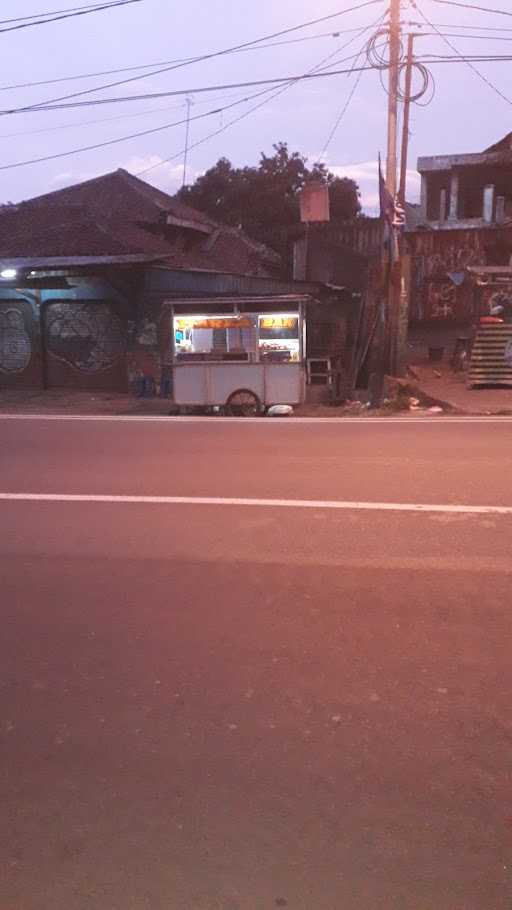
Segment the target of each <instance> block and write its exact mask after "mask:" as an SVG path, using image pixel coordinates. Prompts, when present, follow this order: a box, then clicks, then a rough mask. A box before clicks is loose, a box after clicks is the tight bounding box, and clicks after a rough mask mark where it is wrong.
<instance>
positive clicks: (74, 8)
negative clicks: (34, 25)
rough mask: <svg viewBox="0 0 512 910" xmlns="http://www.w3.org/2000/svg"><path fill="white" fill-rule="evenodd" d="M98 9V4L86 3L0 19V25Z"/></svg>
mask: <svg viewBox="0 0 512 910" xmlns="http://www.w3.org/2000/svg"><path fill="white" fill-rule="evenodd" d="M101 5H102V6H104V5H105V3H104V2H103V3H102V4H101ZM97 7H98V3H86V4H85V5H83V6H72V7H69V8H68V9H52V10H48V11H47V12H46V13H32V14H31V15H30V16H17V17H16V18H15V19H0V25H7V24H8V23H11V22H26V21H27V20H28V19H39V18H46V17H47V16H58V15H59V14H60V13H75V12H80V11H81V10H84V9H95V8H97Z"/></svg>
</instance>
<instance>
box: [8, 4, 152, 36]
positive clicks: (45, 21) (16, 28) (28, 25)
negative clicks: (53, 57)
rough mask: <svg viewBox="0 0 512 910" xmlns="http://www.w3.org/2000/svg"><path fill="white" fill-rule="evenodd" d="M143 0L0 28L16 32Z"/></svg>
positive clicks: (106, 5)
mask: <svg viewBox="0 0 512 910" xmlns="http://www.w3.org/2000/svg"><path fill="white" fill-rule="evenodd" d="M142 2H143V0H115V2H112V3H105V4H103V6H93V7H90V8H88V9H82V10H81V11H78V12H69V13H62V14H61V15H59V16H52V17H51V18H50V19H34V20H33V21H32V22H19V23H18V25H10V26H9V27H8V28H0V35H2V34H5V33H6V32H16V31H19V29H22V28H31V26H33V25H48V23H50V22H60V21H61V20H62V19H74V18H75V17H76V16H88V15H89V14H90V13H101V12H104V11H105V10H109V9H115V8H116V7H121V6H128V5H129V4H131V3H142Z"/></svg>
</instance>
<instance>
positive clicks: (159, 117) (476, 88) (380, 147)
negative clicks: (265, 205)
mask: <svg viewBox="0 0 512 910" xmlns="http://www.w3.org/2000/svg"><path fill="white" fill-rule="evenodd" d="M86 2H91V3H96V2H98V3H99V0H74V2H71V0H7V2H5V3H3V4H2V13H3V16H2V19H8V18H14V17H19V16H22V15H23V16H29V15H32V14H40V13H44V12H47V11H50V10H52V11H53V10H62V9H66V8H69V7H77V6H80V5H85V3H86ZM360 2H362V0H315V2H314V3H313V2H312V0H293V3H292V2H291V0H282V2H280V3H276V2H275V0H259V2H257V3H254V0H237V2H229V0H207V2H205V0H186V2H185V3H184V2H181V3H175V2H173V0H140V2H137V3H133V4H131V5H128V6H126V7H122V8H117V9H112V10H109V11H98V12H95V13H94V14H91V15H87V16H79V17H76V18H70V19H67V20H64V21H59V22H53V23H50V24H45V25H39V26H34V27H30V28H23V29H19V30H17V31H8V32H3V33H2V32H0V42H3V43H2V44H0V47H1V49H2V53H1V55H0V57H1V61H2V65H1V73H2V82H1V83H0V98H1V99H2V102H3V103H2V104H1V110H2V111H4V113H3V114H2V116H3V122H1V123H0V203H4V202H18V201H20V200H22V199H27V198H30V197H32V196H35V195H38V194H41V193H46V192H50V191H51V190H56V189H60V188H61V187H64V186H67V185H70V184H72V183H75V182H78V181H80V180H86V179H89V178H91V177H95V176H97V175H99V174H102V173H106V172H108V171H112V170H115V169H116V168H118V167H124V168H126V169H128V170H129V171H130V172H132V173H135V174H137V173H140V172H142V171H144V170H145V169H146V168H148V167H152V166H153V165H158V166H157V167H154V168H153V169H152V170H151V171H149V172H148V173H147V174H143V175H142V176H143V179H145V180H148V181H149V182H151V183H154V184H155V185H156V186H159V187H160V188H161V189H164V190H166V191H167V192H171V193H173V192H175V191H176V190H177V189H178V188H179V186H180V185H181V183H182V180H183V149H184V144H185V125H184V123H180V125H177V126H171V127H167V128H165V129H161V130H159V131H158V132H154V133H151V134H149V135H146V136H139V137H137V138H133V139H129V140H127V141H123V142H119V143H115V144H112V145H109V146H107V147H105V148H102V149H96V150H90V151H84V152H81V153H79V154H73V155H67V156H65V157H61V158H56V159H54V160H51V161H46V162H39V163H35V164H30V165H25V166H22V167H16V168H9V169H4V170H2V167H5V166H6V165H12V164H16V163H18V162H22V161H25V160H27V159H33V158H40V157H44V156H50V155H58V154H61V153H66V152H68V151H70V150H73V149H76V148H79V147H82V146H89V145H94V144H96V143H101V142H108V141H110V140H113V139H118V138H119V137H121V136H126V135H128V134H132V133H135V132H140V131H143V130H150V129H154V128H159V127H162V126H163V125H164V124H169V123H171V124H172V123H174V122H175V121H183V120H184V119H185V117H186V105H185V97H184V96H179V97H168V98H160V99H153V100H144V101H137V102H135V101H130V102H123V103H117V104H115V103H109V104H101V105H96V106H90V107H83V108H78V109H74V110H73V109H71V110H69V109H63V110H62V109H60V110H55V111H37V112H33V111H32V112H25V113H16V114H13V113H5V111H10V110H12V109H13V108H16V107H23V106H27V105H33V104H36V103H37V104H40V103H42V102H44V101H47V100H50V99H54V98H60V97H61V96H63V95H67V94H69V93H72V92H79V91H84V90H90V89H91V88H94V87H99V86H102V85H104V84H105V83H109V82H112V81H116V80H119V79H123V78H129V77H132V76H137V75H140V74H141V73H142V72H144V73H151V72H152V71H151V69H147V70H137V71H136V72H128V73H123V74H117V75H109V76H96V77H90V76H88V78H84V79H79V80H72V81H66V82H61V83H55V84H49V85H43V86H41V85H39V86H34V87H29V86H26V85H25V86H24V87H14V88H13V87H12V86H21V84H25V83H28V82H41V81H44V80H52V79H62V78H63V77H72V76H81V75H83V74H90V73H95V72H98V71H105V70H112V69H116V68H120V67H130V66H138V65H143V64H152V63H160V62H164V61H165V62H167V61H172V60H176V59H182V58H186V57H191V56H194V57H195V56H200V55H204V54H208V53H212V52H214V51H220V50H223V49H226V48H229V47H232V46H234V45H238V44H241V43H244V42H249V41H253V40H254V39H256V38H260V37H263V36H266V35H270V34H273V33H275V32H277V31H280V30H282V29H286V28H290V27H292V26H296V25H299V24H301V23H303V22H305V21H307V20H311V19H316V18H319V17H321V16H328V15H329V14H331V13H334V12H338V11H343V10H348V8H349V7H353V6H355V5H358V4H359V3H360ZM472 2H474V3H476V4H478V3H479V0H472ZM481 2H482V5H483V6H487V5H488V6H490V7H492V8H493V9H500V10H503V11H505V12H510V11H511V10H510V5H509V0H492V2H490V0H489V3H487V2H486V0H481ZM417 5H418V7H419V9H420V10H421V11H422V12H423V14H424V16H425V17H426V18H427V19H428V20H429V21H430V22H432V23H435V24H436V26H439V25H441V24H443V25H444V24H446V25H448V26H450V28H448V29H445V31H449V32H451V33H453V34H457V35H467V34H468V31H469V30H468V29H463V28H461V26H468V25H470V26H474V27H475V29H476V30H478V29H479V28H480V29H482V27H485V28H486V29H490V28H496V29H497V30H496V31H492V32H491V31H489V32H487V33H486V35H487V37H486V39H485V40H476V39H474V38H468V37H452V38H449V40H450V41H451V42H452V44H453V45H454V46H455V47H456V49H457V50H458V51H460V52H461V53H466V54H468V53H469V54H475V53H478V54H498V55H500V54H501V55H506V54H508V53H509V48H510V51H512V17H511V18H509V17H506V16H501V15H498V14H492V15H491V14H489V13H481V12H476V11H473V10H471V9H462V8H461V7H460V6H459V7H457V6H450V5H446V4H444V3H441V2H439V0H417ZM402 6H403V13H402V19H403V20H404V22H411V21H414V22H418V21H422V20H421V19H420V16H419V14H418V12H416V11H415V10H414V9H413V8H412V6H411V4H410V0H403V3H402ZM468 6H469V4H468ZM386 7H387V2H384V0H381V2H376V3H374V4H373V5H370V6H367V7H366V8H364V9H360V10H352V11H348V12H345V13H344V14H343V15H340V16H337V17H336V18H333V19H331V20H329V21H327V22H324V23H320V24H317V25H314V26H311V27H308V28H305V29H302V30H298V31H295V32H293V33H292V34H290V35H287V36H284V37H282V38H280V39H275V40H276V41H280V42H284V41H290V39H292V38H293V39H305V38H307V39H308V40H300V41H294V43H286V44H282V43H281V44H279V45H278V46H274V47H266V48H258V49H251V50H248V51H245V52H240V53H233V54H228V55H223V56H220V57H217V58H215V59H212V60H208V61H202V62H196V63H193V64H192V65H188V66H186V67H181V68H179V69H175V70H174V71H170V72H167V73H161V74H159V75H154V76H153V75H149V76H147V77H146V78H143V79H140V80H137V81H132V82H130V83H128V84H127V85H123V86H116V87H112V88H110V89H103V90H102V91H97V92H94V93H92V94H91V93H90V94H88V95H85V96H83V97H82V98H80V99H78V100H81V101H86V100H92V99H101V98H116V97H120V96H124V95H127V94H141V93H152V92H166V91H168V92H170V91H176V90H187V91H188V97H189V99H190V102H191V104H190V112H191V117H192V120H191V123H190V139H189V141H190V145H191V146H193V145H194V143H196V142H200V141H201V140H202V139H204V138H205V137H207V136H208V134H210V133H213V132H215V131H219V130H223V131H222V132H220V133H219V134H218V135H217V136H215V137H213V138H211V139H207V140H206V141H204V142H202V143H201V144H200V145H198V147H197V148H193V147H192V148H191V149H190V153H189V157H188V168H187V180H188V182H192V181H193V180H194V179H195V178H196V177H197V176H198V175H199V174H201V173H203V172H204V171H205V170H206V169H207V168H209V167H211V166H212V165H213V164H215V162H216V161H217V160H218V159H219V158H220V157H222V156H225V157H227V158H229V159H230V160H231V161H232V163H233V164H234V165H236V166H243V165H254V164H257V162H258V159H259V156H260V154H261V153H262V152H265V153H266V154H271V152H272V145H273V143H276V142H279V141H285V142H287V143H288V145H289V147H290V149H291V150H293V151H299V152H301V153H303V154H305V155H306V156H307V157H308V159H309V161H310V163H313V162H314V161H315V160H317V159H318V158H319V156H321V155H322V151H323V149H324V147H325V145H326V141H327V139H328V137H329V136H330V134H331V133H332V130H333V127H334V126H335V124H336V122H337V120H338V118H339V116H340V113H342V112H344V113H343V116H342V117H341V121H340V123H339V126H338V128H337V129H336V131H335V132H334V134H333V136H332V139H331V141H330V143H329V145H328V147H327V149H326V151H325V153H324V154H323V157H322V160H324V161H325V163H326V164H327V166H328V167H329V168H330V169H331V170H332V171H334V172H335V173H336V174H338V175H340V176H347V177H352V178H354V179H355V180H356V181H357V183H358V184H359V187H360V190H361V196H362V203H363V206H364V208H365V210H366V211H368V212H373V211H374V210H375V207H376V205H377V200H378V187H377V163H376V162H377V156H378V153H379V152H381V153H382V154H383V155H384V154H385V147H386V113H387V95H386V92H385V90H384V88H383V86H382V84H381V75H382V74H381V73H379V71H378V70H372V71H371V72H364V73H363V74H362V75H361V77H360V79H359V81H357V79H358V77H357V74H355V73H352V74H343V75H337V76H331V77H325V78H318V79H314V80H313V79H312V80H309V81H308V80H305V81H302V82H300V83H298V84H295V85H293V86H292V87H290V88H288V89H287V90H286V91H284V92H282V93H281V94H279V95H278V96H276V97H275V98H272V97H271V94H272V93H269V95H268V96H267V95H265V96H262V97H260V98H258V99H255V100H253V101H252V102H247V101H244V102H243V103H240V104H238V105H235V106H233V107H232V108H231V110H225V111H224V112H221V113H214V114H210V115H209V116H203V117H201V118H200V119H194V118H199V116H200V115H203V114H206V113H207V112H208V111H212V110H218V108H219V107H225V106H226V105H230V104H235V102H237V101H240V100H241V99H244V98H246V97H247V95H248V94H252V93H255V92H258V91H262V90H263V89H264V88H266V86H261V87H259V88H258V87H253V88H245V89H240V88H238V89H237V88H232V89H225V88H220V89H218V90H217V89H216V90H214V91H211V92H210V93H208V94H207V93H201V92H198V91H197V89H198V88H201V87H206V86H224V85H227V84H230V83H233V82H245V81H254V80H258V79H265V78H269V79H270V78H278V77H282V76H291V75H299V74H301V73H306V72H308V71H310V70H312V69H313V68H315V67H317V66H319V65H321V64H322V61H323V65H327V63H328V62H330V65H331V66H332V68H340V69H341V68H346V67H350V66H351V65H352V63H353V61H352V60H349V61H348V62H346V63H340V62H339V61H341V60H342V59H343V58H345V57H348V56H349V55H354V54H356V53H357V52H358V51H360V50H361V49H362V48H363V45H364V43H365V41H366V40H367V38H368V37H369V36H370V35H371V34H372V32H373V31H375V30H376V27H377V20H378V19H379V18H380V17H382V16H384V14H385V12H386ZM507 7H508V9H507ZM6 27H7V26H6V25H5V24H4V25H2V24H0V29H2V28H6ZM365 27H368V30H367V31H366V32H364V33H363V32H362V31H361V30H362V29H364V28H365ZM349 29H359V31H347V30H349ZM507 29H509V31H508V32H507ZM414 30H415V31H419V29H417V28H414ZM422 31H423V32H430V31H431V30H430V29H429V28H428V27H427V26H425V25H424V26H423V29H422ZM470 34H471V33H470ZM349 41H350V42H351V43H350V44H348V42H349ZM264 43H266V42H264ZM344 45H347V46H346V48H345V49H343V46H344ZM416 49H417V53H418V54H419V55H425V54H429V55H434V54H437V55H445V54H450V55H453V53H454V52H453V51H452V50H450V48H449V47H447V45H446V44H445V42H444V41H443V40H442V39H441V38H440V37H439V36H437V35H436V34H434V35H433V36H429V35H425V34H423V35H422V36H421V37H419V38H417V39H416ZM330 55H333V56H332V59H331V61H328V60H326V58H328V57H329V56H330ZM361 60H362V58H360V61H361ZM511 62H512V61H511ZM511 62H507V61H500V62H495V61H493V62H490V63H489V62H487V63H478V64H475V66H477V68H478V69H479V71H480V73H481V74H482V75H483V76H484V77H485V78H486V79H488V80H490V81H491V82H492V83H493V85H494V86H495V88H494V89H493V88H492V87H490V86H489V85H488V84H486V83H485V82H484V80H483V78H481V77H479V76H478V75H477V74H476V73H475V72H474V71H472V70H471V68H470V67H469V66H468V65H467V64H465V63H463V62H462V61H461V62H460V63H456V64H440V63H434V64H432V65H431V66H430V67H429V68H430V70H431V72H432V74H433V76H434V79H435V93H434V97H433V99H432V100H431V102H430V103H429V104H428V105H426V106H419V105H414V106H413V110H412V117H411V141H410V158H409V171H408V190H407V193H408V198H409V199H410V201H416V200H417V198H418V193H419V176H418V174H417V171H416V163H417V158H418V156H419V155H435V154H450V153H456V152H459V153H462V152H474V151H482V150H483V149H485V148H486V147H488V146H489V145H491V144H493V143H494V142H496V141H497V140H498V139H500V138H501V137H502V136H504V135H505V134H506V133H507V132H509V131H511V130H512V82H511V80H510V77H509V73H510V71H511V69H510V68H511ZM507 77H508V78H507ZM194 89H196V91H194ZM500 91H501V92H502V93H503V94H504V95H505V96H507V95H508V97H509V99H510V100H507V99H505V98H503V97H500V94H499V92H500ZM430 97H431V92H430V91H429V93H428V95H427V96H426V97H425V98H424V99H422V100H423V101H429V100H430ZM349 99H350V101H349ZM263 100H265V104H262V105H261V106H260V108H259V109H258V110H256V111H254V112H252V113H250V114H249V115H248V116H247V117H245V118H244V119H242V120H241V121H240V122H239V123H235V124H233V125H232V126H229V121H230V120H232V119H234V118H235V117H238V116H240V115H241V114H243V113H244V112H246V111H247V110H248V109H249V108H250V107H252V106H254V105H256V104H258V103H259V102H262V101H263ZM348 101H349V103H348V106H347V102H348ZM98 121H101V122H98ZM224 127H227V128H226V129H223V128H224ZM168 158H173V160H171V161H169V162H166V161H165V159H168ZM162 162H164V163H162Z"/></svg>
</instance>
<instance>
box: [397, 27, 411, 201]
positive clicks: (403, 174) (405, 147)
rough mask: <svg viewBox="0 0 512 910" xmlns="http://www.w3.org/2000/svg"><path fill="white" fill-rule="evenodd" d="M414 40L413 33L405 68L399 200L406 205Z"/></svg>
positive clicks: (408, 45) (409, 40) (409, 41)
mask: <svg viewBox="0 0 512 910" xmlns="http://www.w3.org/2000/svg"><path fill="white" fill-rule="evenodd" d="M414 38H415V35H414V33H413V32H411V33H410V34H409V36H408V39H407V63H406V67H405V94H404V123H403V131H402V160H401V165H400V188H399V190H398V198H399V199H400V202H401V203H402V205H405V196H406V189H407V159H408V157H409V123H410V116H411V93H412V65H413V62H414Z"/></svg>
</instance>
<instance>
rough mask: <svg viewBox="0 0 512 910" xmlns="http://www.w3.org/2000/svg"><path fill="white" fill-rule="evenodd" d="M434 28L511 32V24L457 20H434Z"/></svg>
mask: <svg viewBox="0 0 512 910" xmlns="http://www.w3.org/2000/svg"><path fill="white" fill-rule="evenodd" d="M404 24H405V25H418V26H420V27H421V28H423V26H422V25H421V23H420V22H405V23H404ZM432 25H433V27H434V28H459V29H463V28H464V29H472V30H475V29H478V31H479V32H512V26H508V25H500V26H498V25H463V24H461V23H460V22H457V24H456V25H454V24H453V22H435V23H432Z"/></svg>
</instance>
